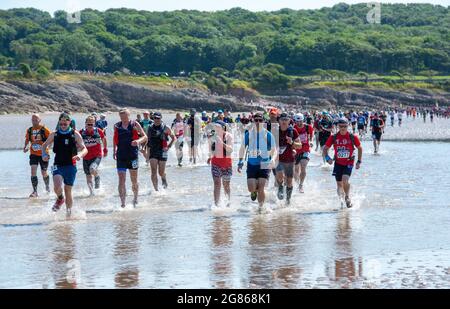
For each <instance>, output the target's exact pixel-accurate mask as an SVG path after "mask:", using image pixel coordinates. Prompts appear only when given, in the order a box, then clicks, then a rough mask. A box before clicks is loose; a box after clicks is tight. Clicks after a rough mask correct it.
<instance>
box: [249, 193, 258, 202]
mask: <svg viewBox="0 0 450 309" xmlns="http://www.w3.org/2000/svg"><path fill="white" fill-rule="evenodd" d="M250 198H251V199H252V201H256V199H257V198H258V193H257V192H256V191H255V192H252V193H251V194H250Z"/></svg>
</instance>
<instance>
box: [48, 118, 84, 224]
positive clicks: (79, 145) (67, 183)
mask: <svg viewBox="0 0 450 309" xmlns="http://www.w3.org/2000/svg"><path fill="white" fill-rule="evenodd" d="M71 121H72V118H71V117H70V115H69V114H67V113H62V114H61V115H60V116H59V121H58V127H59V129H58V131H56V132H53V133H51V134H50V135H49V136H48V138H47V140H46V141H45V143H44V144H43V145H42V149H47V147H49V146H50V145H52V144H53V152H54V153H55V161H54V165H53V167H52V172H53V185H54V190H55V194H56V196H57V200H56V202H55V204H54V205H53V207H52V210H53V211H55V212H56V211H58V210H59V209H60V208H61V206H62V205H63V204H64V202H65V203H66V215H67V217H70V215H71V213H72V205H73V198H72V188H73V185H74V183H75V178H76V175H77V165H76V164H77V161H80V160H81V159H82V158H83V157H84V156H85V155H86V154H87V153H88V150H87V149H86V146H85V145H84V143H83V138H82V137H81V135H80V133H78V132H77V131H75V130H74V129H73V128H71V127H70V124H71ZM77 151H78V153H77ZM42 159H43V160H44V161H47V162H48V161H49V159H50V156H49V155H48V154H47V153H46V152H43V153H42ZM63 182H64V192H63ZM64 196H65V199H64Z"/></svg>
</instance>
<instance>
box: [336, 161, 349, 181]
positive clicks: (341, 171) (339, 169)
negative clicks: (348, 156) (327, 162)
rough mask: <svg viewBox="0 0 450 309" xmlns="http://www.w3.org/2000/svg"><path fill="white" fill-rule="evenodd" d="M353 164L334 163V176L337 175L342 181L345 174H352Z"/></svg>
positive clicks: (337, 179)
mask: <svg viewBox="0 0 450 309" xmlns="http://www.w3.org/2000/svg"><path fill="white" fill-rule="evenodd" d="M352 170H353V165H339V164H336V163H335V164H334V168H333V176H334V177H336V181H342V176H343V175H348V176H349V177H350V176H351V175H352Z"/></svg>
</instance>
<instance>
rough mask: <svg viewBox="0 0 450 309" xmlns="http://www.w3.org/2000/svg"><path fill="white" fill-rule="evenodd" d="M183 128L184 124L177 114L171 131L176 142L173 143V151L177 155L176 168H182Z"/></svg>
mask: <svg viewBox="0 0 450 309" xmlns="http://www.w3.org/2000/svg"><path fill="white" fill-rule="evenodd" d="M184 127H185V123H184V120H183V118H182V117H181V114H180V113H177V114H176V116H175V120H174V121H173V123H172V131H173V132H174V134H175V138H176V139H177V141H176V142H175V150H176V154H177V160H178V166H179V167H181V166H183V146H184Z"/></svg>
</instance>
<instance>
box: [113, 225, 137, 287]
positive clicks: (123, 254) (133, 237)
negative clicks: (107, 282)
mask: <svg viewBox="0 0 450 309" xmlns="http://www.w3.org/2000/svg"><path fill="white" fill-rule="evenodd" d="M139 226H140V223H139V221H138V220H135V219H132V220H126V221H125V220H117V221H116V222H115V226H114V236H115V246H114V259H115V261H114V262H115V265H116V270H115V272H116V274H115V277H114V282H115V287H116V288H133V287H137V286H139V267H138V257H139V246H140V241H139Z"/></svg>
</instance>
